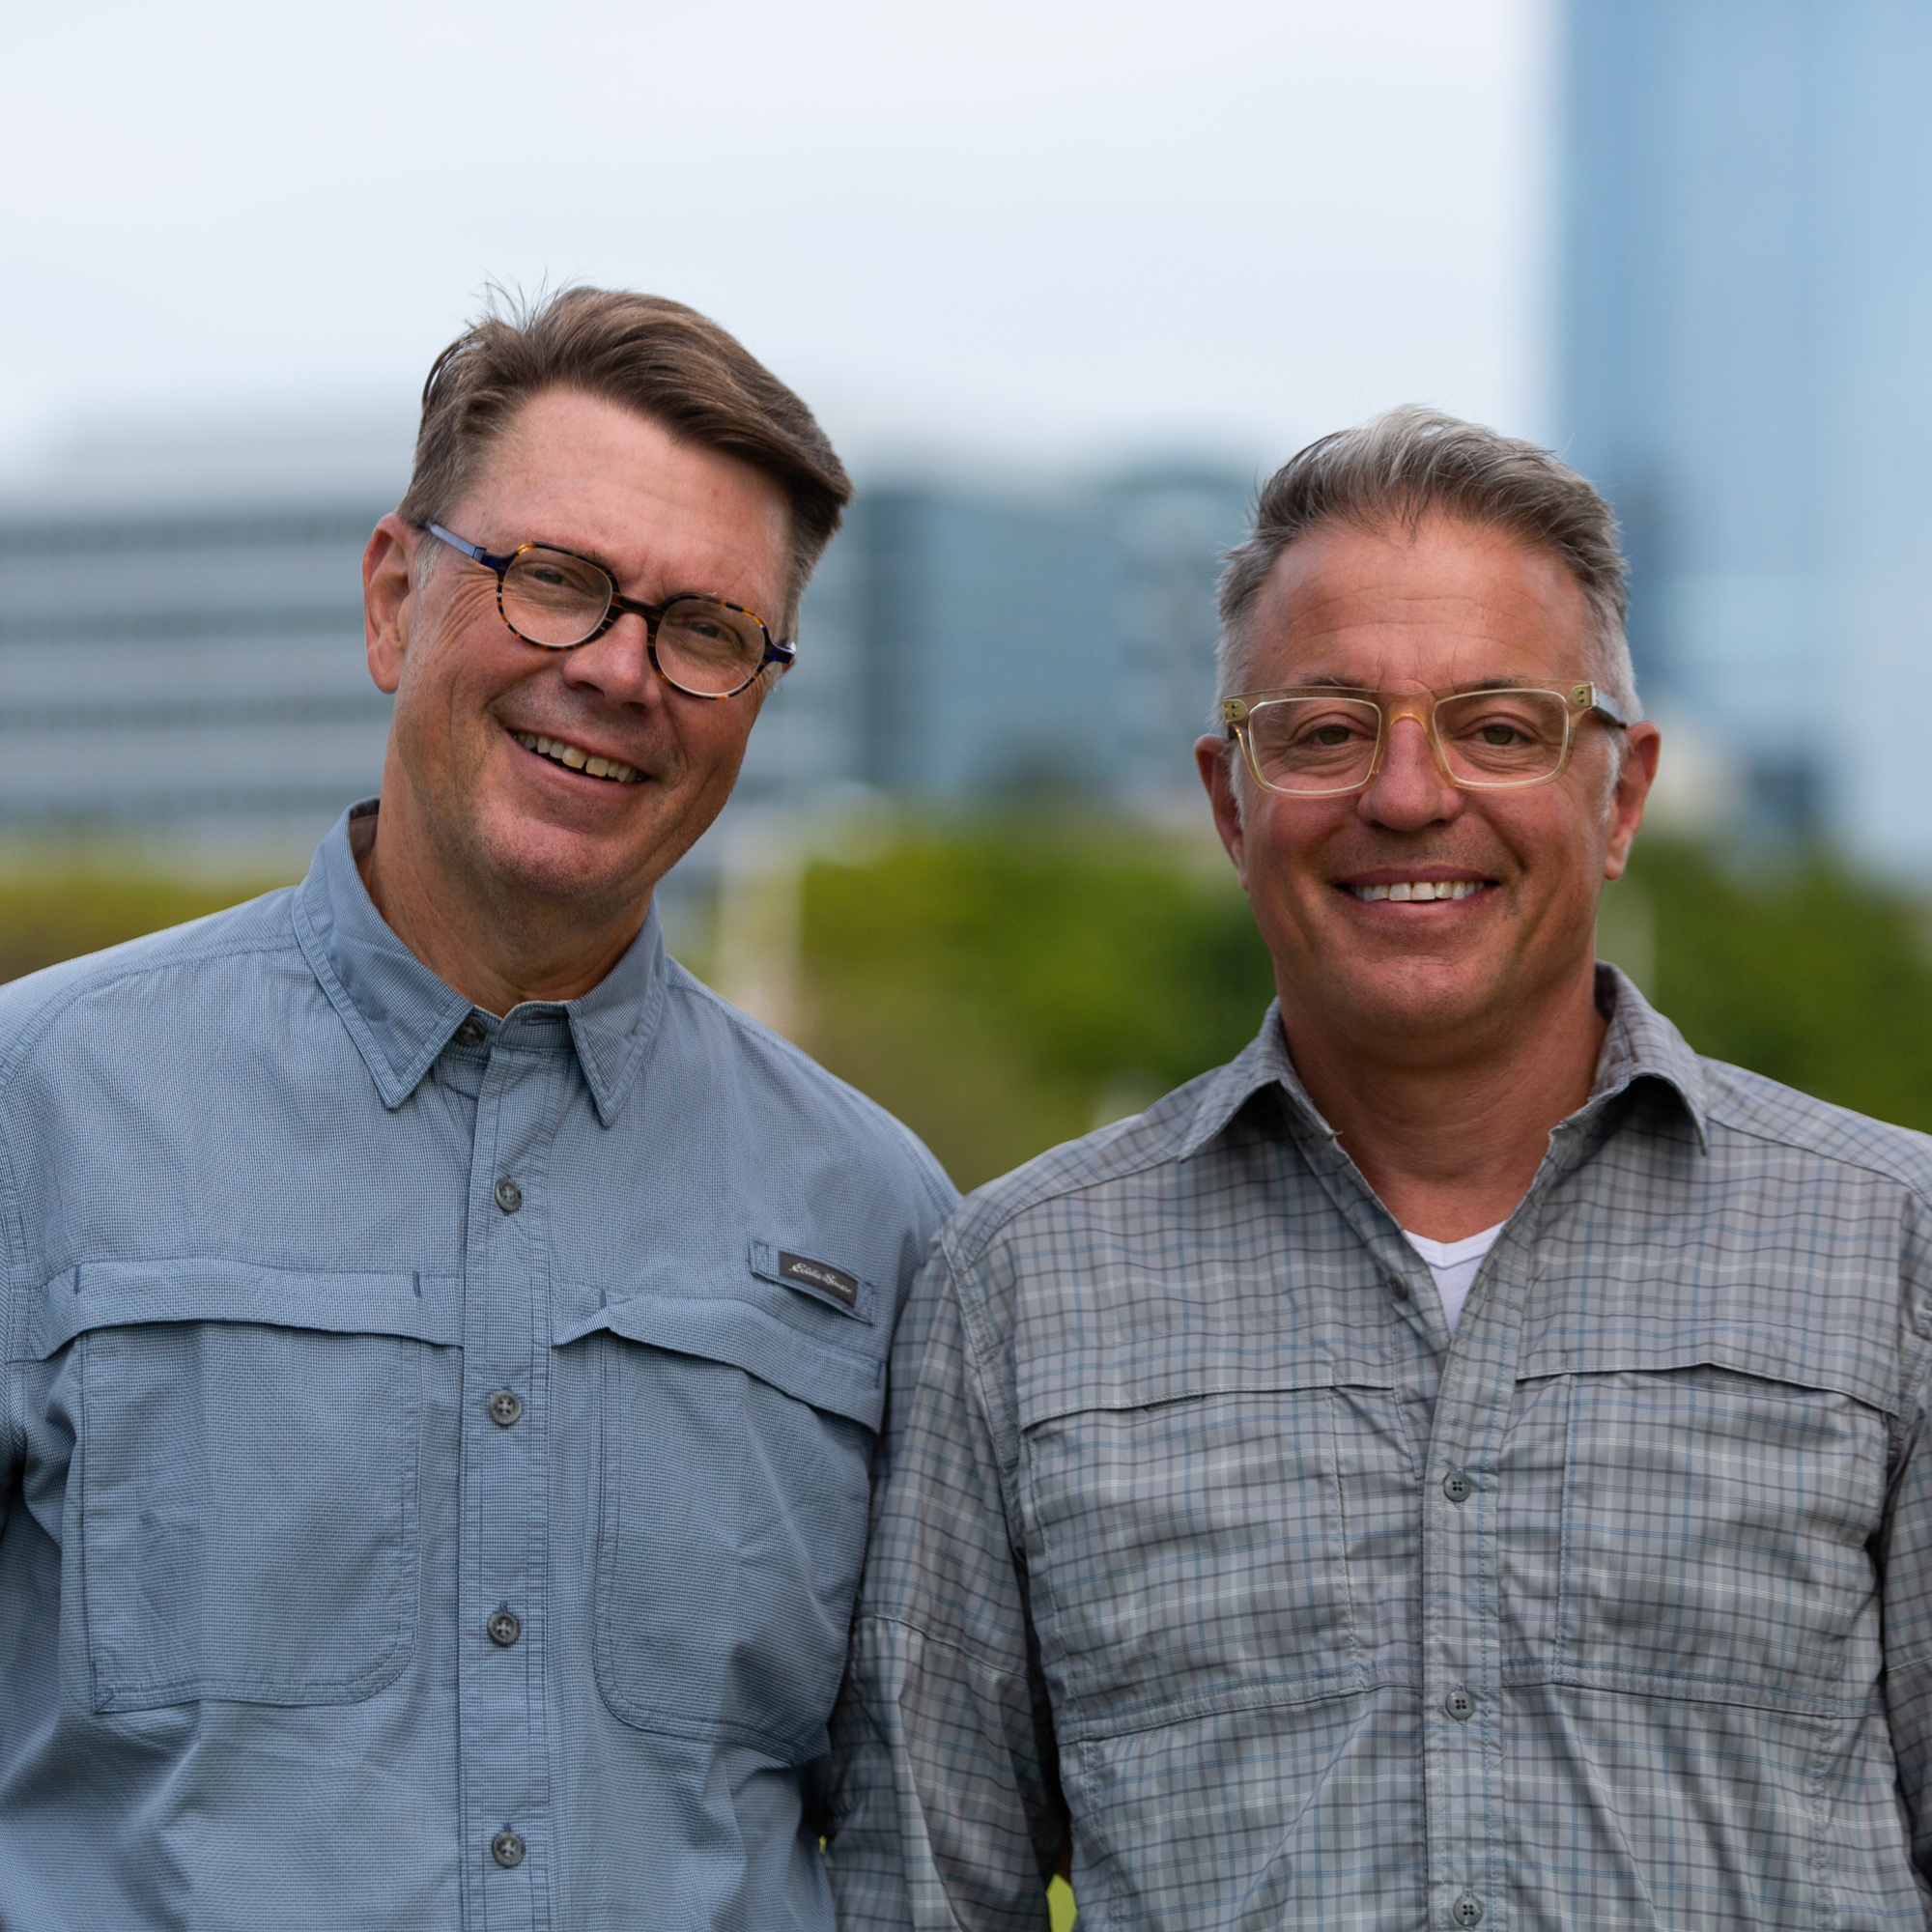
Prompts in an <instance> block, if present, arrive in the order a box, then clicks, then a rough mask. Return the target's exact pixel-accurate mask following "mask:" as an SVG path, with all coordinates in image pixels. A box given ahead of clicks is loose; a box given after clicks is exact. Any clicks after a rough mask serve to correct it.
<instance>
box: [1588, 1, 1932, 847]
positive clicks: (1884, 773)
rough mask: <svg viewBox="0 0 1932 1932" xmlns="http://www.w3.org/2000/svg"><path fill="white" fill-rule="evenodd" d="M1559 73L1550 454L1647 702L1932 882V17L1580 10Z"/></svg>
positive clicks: (1648, 5) (1751, 804) (1835, 9)
mask: <svg viewBox="0 0 1932 1932" xmlns="http://www.w3.org/2000/svg"><path fill="white" fill-rule="evenodd" d="M1563 59H1564V75H1563V117H1564V134H1563V140H1564V152H1565V162H1566V166H1565V181H1564V190H1563V193H1564V199H1563V219H1562V294H1561V319H1560V333H1561V341H1560V355H1559V366H1560V370H1561V376H1560V394H1559V398H1558V412H1557V413H1558V419H1559V431H1558V433H1559V437H1560V438H1561V440H1562V442H1563V446H1564V448H1565V452H1566V454H1567V455H1568V457H1569V459H1570V460H1571V461H1572V462H1573V463H1574V464H1575V465H1576V466H1577V468H1578V469H1581V470H1582V471H1583V473H1584V474H1585V475H1587V476H1589V477H1591V478H1592V479H1593V480H1594V481H1595V482H1597V483H1598V484H1599V485H1600V486H1602V487H1603V488H1605V490H1606V492H1607V493H1608V494H1609V496H1610V497H1611V499H1612V500H1613V501H1614V502H1615V504H1616V507H1617V510H1618V514H1619V516H1620V517H1621V518H1622V520H1623V523H1624V526H1625V532H1626V540H1627V543H1628V546H1629V549H1630V554H1631V559H1632V564H1633V578H1634V611H1633V622H1632V643H1633V646H1634V650H1635V652H1636V657H1637V668H1638V674H1639V677H1640V679H1641V680H1642V682H1643V685H1644V695H1645V697H1646V700H1647V702H1648V703H1649V705H1650V708H1651V709H1652V710H1653V711H1655V712H1659V713H1662V714H1663V715H1665V716H1668V715H1670V714H1672V713H1675V714H1677V715H1679V716H1681V717H1684V718H1686V719H1688V720H1690V721H1692V722H1694V723H1695V724H1696V725H1698V726H1699V727H1701V729H1702V730H1703V731H1704V732H1705V733H1706V734H1708V736H1709V737H1710V738H1711V739H1712V740H1713V741H1715V742H1716V743H1718V744H1719V745H1721V747H1722V748H1723V749H1724V751H1725V752H1726V753H1728V754H1729V757H1730V758H1731V759H1732V760H1733V761H1734V762H1735V764H1736V767H1737V769H1738V770H1739V771H1740V772H1741V773H1742V774H1743V776H1744V779H1745V798H1746V808H1747V822H1749V823H1750V824H1753V825H1754V826H1755V827H1756V828H1758V829H1759V830H1770V831H1774V832H1783V833H1796V834H1801V835H1808V834H1813V833H1818V834H1823V835H1826V836H1830V837H1833V838H1836V839H1838V840H1839V841H1840V842H1842V843H1843V844H1845V845H1846V846H1848V847H1849V848H1850V849H1851V850H1852V851H1853V852H1854V853H1855V854H1857V855H1859V856H1860V857H1861V858H1863V859H1865V860H1867V861H1869V862H1872V863H1876V864H1879V865H1882V866H1885V867H1889V868H1892V869H1895V870H1898V871H1901V872H1905V873H1910V874H1916V875H1918V876H1920V877H1925V876H1932V749H1928V743H1927V735H1926V729H1925V723H1924V705H1923V694H1924V691H1925V685H1926V672H1927V669H1928V667H1932V6H1927V5H1926V4H1924V0H1564V45H1563ZM1666 755H1668V753H1667V752H1666Z"/></svg>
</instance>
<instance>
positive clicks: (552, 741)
mask: <svg viewBox="0 0 1932 1932" xmlns="http://www.w3.org/2000/svg"><path fill="white" fill-rule="evenodd" d="M510 736H511V737H513V738H514V739H515V740H516V741H517V743H518V744H520V745H521V746H522V747H523V748H524V750H525V751H526V752H535V753H537V754H538V756H539V757H545V758H554V759H555V760H556V761H557V763H558V764H560V765H568V766H569V767H570V769H571V770H572V771H574V772H588V773H589V774H590V776H591V777H592V778H593V779H615V780H616V781H617V782H618V783H619V784H636V783H637V782H638V781H639V779H640V778H642V777H643V773H642V772H640V771H639V770H638V768H637V767H636V766H635V765H621V764H619V763H618V762H617V760H616V759H615V758H598V757H593V756H592V755H591V754H590V753H588V752H586V751H584V750H583V748H582V746H580V745H567V744H565V743H564V741H563V740H562V739H561V738H545V737H541V736H539V735H538V734H537V733H536V732H534V731H512V732H511V733H510Z"/></svg>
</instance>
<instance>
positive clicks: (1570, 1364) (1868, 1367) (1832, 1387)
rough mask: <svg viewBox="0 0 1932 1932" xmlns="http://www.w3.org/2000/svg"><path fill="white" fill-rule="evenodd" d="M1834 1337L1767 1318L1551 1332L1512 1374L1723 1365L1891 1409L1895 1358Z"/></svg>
mask: <svg viewBox="0 0 1932 1932" xmlns="http://www.w3.org/2000/svg"><path fill="white" fill-rule="evenodd" d="M1832 1341H1833V1338H1832V1337H1830V1336H1828V1335H1821V1334H1818V1333H1810V1334H1800V1335H1789V1334H1781V1333H1780V1332H1779V1331H1778V1330H1777V1329H1776V1328H1775V1327H1772V1326H1769V1325H1767V1326H1766V1327H1765V1328H1764V1329H1763V1330H1762V1331H1760V1332H1753V1333H1740V1332H1739V1331H1738V1330H1737V1329H1735V1328H1732V1327H1729V1326H1728V1325H1727V1326H1725V1327H1722V1328H1719V1329H1717V1330H1716V1331H1715V1332H1714V1331H1713V1330H1712V1329H1710V1328H1699V1327H1697V1326H1694V1325H1691V1324H1687V1325H1686V1327H1685V1328H1684V1329H1682V1330H1679V1331H1678V1332H1676V1333H1671V1332H1669V1331H1668V1330H1666V1331H1664V1332H1662V1333H1661V1334H1657V1335H1651V1336H1642V1337H1638V1336H1632V1335H1628V1334H1612V1335H1609V1336H1605V1337H1604V1338H1603V1339H1602V1340H1599V1341H1595V1342H1592V1341H1577V1340H1576V1339H1574V1338H1571V1337H1554V1336H1552V1337H1548V1338H1545V1339H1541V1340H1539V1341H1538V1342H1537V1343H1536V1344H1535V1345H1534V1346H1533V1347H1531V1348H1529V1349H1526V1350H1524V1351H1523V1356H1522V1360H1521V1362H1520V1364H1519V1366H1518V1368H1517V1379H1518V1380H1519V1381H1536V1380H1540V1379H1542V1378H1546V1377H1550V1376H1611V1375H1633V1374H1634V1375H1660V1374H1667V1373H1668V1372H1670V1371H1671V1370H1673V1369H1722V1370H1725V1371H1728V1372H1729V1373H1730V1374H1732V1375H1740V1376H1750V1377H1753V1378H1755V1379H1757V1380H1759V1381H1765V1382H1781V1383H1783V1384H1784V1385H1785V1386H1786V1387H1787V1388H1799V1389H1817V1390H1822V1391H1825V1392H1827V1393H1829V1394H1832V1395H1843V1396H1850V1397H1851V1398H1852V1400H1853V1401H1855V1402H1859V1403H1862V1404H1863V1405H1864V1406H1865V1407H1867V1408H1871V1409H1876V1410H1877V1411H1878V1412H1879V1413H1880V1414H1881V1415H1895V1414H1896V1413H1897V1412H1898V1402H1899V1397H1898V1383H1897V1370H1896V1366H1895V1365H1894V1364H1890V1363H1887V1362H1883V1361H1878V1360H1874V1359H1870V1358H1869V1357H1861V1355H1860V1354H1858V1353H1855V1352H1854V1351H1853V1350H1851V1349H1849V1348H1844V1347H1833V1346H1831V1343H1832Z"/></svg>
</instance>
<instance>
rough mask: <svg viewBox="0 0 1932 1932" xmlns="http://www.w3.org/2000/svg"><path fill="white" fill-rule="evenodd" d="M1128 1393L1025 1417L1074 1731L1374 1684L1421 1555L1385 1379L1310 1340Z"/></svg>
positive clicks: (1051, 1629)
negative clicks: (1271, 1368) (1216, 1376)
mask: <svg viewBox="0 0 1932 1932" xmlns="http://www.w3.org/2000/svg"><path fill="white" fill-rule="evenodd" d="M1115 1393H1116V1395H1117V1397H1118V1398H1119V1400H1118V1404H1117V1406H1082V1407H1079V1408H1073V1409H1068V1410H1066V1411H1065V1412H1058V1413H1056V1412H1053V1411H1052V1409H1051V1407H1050V1406H1048V1407H1047V1408H1046V1409H1045V1410H1044V1412H1036V1413H1035V1414H1033V1415H1032V1416H1031V1417H1026V1418H1023V1420H1024V1435H1023V1444H1022V1447H1023V1458H1024V1466H1025V1482H1026V1489H1027V1498H1028V1508H1029V1514H1030V1519H1031V1520H1030V1522H1029V1534H1030V1537H1031V1538H1032V1539H1033V1541H1034V1543H1035V1546H1036V1547H1035V1548H1034V1549H1033V1551H1032V1552H1031V1555H1032V1561H1033V1566H1034V1582H1033V1590H1034V1611H1035V1617H1036V1621H1037V1624H1038V1626H1039V1629H1040V1635H1041V1643H1042V1648H1043V1654H1044V1656H1045V1659H1046V1662H1047V1668H1048V1670H1049V1671H1050V1672H1051V1673H1053V1674H1054V1675H1056V1676H1058V1677H1059V1678H1060V1680H1061V1686H1060V1688H1061V1690H1062V1702H1063V1705H1064V1707H1065V1709H1066V1711H1067V1712H1068V1714H1069V1716H1070V1719H1071V1721H1070V1722H1065V1723H1064V1724H1063V1730H1064V1731H1065V1732H1066V1733H1067V1734H1068V1735H1069V1736H1071V1737H1093V1736H1104V1735H1108V1734H1110V1733H1114V1732H1118V1731H1121V1730H1124V1729H1129V1728H1135V1727H1144V1726H1146V1725H1148V1724H1151V1723H1158V1722H1164V1721H1173V1720H1178V1719H1182V1718H1187V1717H1193V1716H1200V1715H1203V1714H1205V1713H1208V1712H1214V1711H1225V1710H1231V1709H1235V1708H1239V1707H1243V1706H1254V1705H1264V1704H1273V1703H1290V1702H1299V1701H1304V1700H1307V1699H1310V1698H1315V1697H1321V1696H1326V1695H1331V1694H1334V1693H1337V1692H1341V1691H1346V1690H1358V1689H1361V1688H1364V1687H1365V1686H1366V1685H1367V1684H1368V1683H1369V1682H1370V1681H1371V1679H1372V1677H1373V1675H1374V1674H1375V1672H1376V1670H1377V1669H1378V1665H1379V1663H1380V1662H1382V1661H1383V1660H1384V1659H1386V1658H1387V1657H1389V1656H1390V1654H1391V1653H1392V1652H1394V1651H1396V1650H1398V1649H1399V1648H1400V1636H1401V1633H1402V1632H1403V1630H1404V1628H1405V1627H1406V1617H1405V1614H1404V1600H1405V1599H1406V1594H1407V1592H1406V1585H1405V1584H1404V1583H1403V1582H1402V1581H1401V1580H1400V1579H1402V1578H1406V1577H1411V1576H1412V1575H1413V1567H1414V1564H1413V1559H1414V1554H1415V1551H1414V1549H1413V1548H1412V1545H1413V1542H1414V1537H1415V1530H1414V1523H1415V1520H1416V1511H1415V1494H1416V1482H1417V1475H1416V1468H1415V1463H1414V1458H1413V1454H1412V1452H1411V1449H1410V1446H1409V1443H1408V1439H1407V1436H1406V1431H1405V1429H1404V1425H1403V1420H1402V1417H1401V1414H1400V1412H1399V1408H1398V1405H1397V1402H1396V1399H1395V1394H1394V1390H1393V1388H1392V1387H1391V1386H1390V1384H1389V1382H1388V1380H1387V1379H1385V1378H1381V1377H1378V1375H1377V1374H1376V1373H1375V1372H1374V1371H1373V1370H1367V1371H1365V1370H1364V1369H1363V1368H1362V1367H1361V1366H1357V1367H1355V1368H1353V1369H1350V1368H1349V1367H1346V1366H1338V1365H1336V1364H1335V1363H1333V1362H1329V1361H1323V1360H1320V1359H1316V1358H1314V1357H1313V1356H1312V1355H1311V1356H1308V1357H1304V1358H1302V1359H1299V1360H1291V1361H1288V1362H1285V1363H1281V1364H1279V1365H1278V1367H1277V1370H1276V1372H1275V1374H1274V1375H1273V1376H1271V1377H1266V1378H1255V1385H1252V1386H1236V1387H1226V1386H1223V1387H1213V1386H1207V1387H1203V1386H1199V1385H1196V1386H1192V1387H1189V1386H1187V1383H1186V1378H1184V1377H1173V1376H1165V1377H1163V1378H1162V1379H1161V1380H1160V1381H1159V1382H1158V1383H1156V1384H1154V1385H1152V1386H1144V1387H1141V1388H1139V1389H1122V1390H1119V1391H1116V1392H1115ZM1136 1395H1138V1396H1139V1397H1141V1398H1142V1399H1141V1400H1138V1401H1136V1400H1132V1399H1131V1398H1132V1397H1133V1396H1136Z"/></svg>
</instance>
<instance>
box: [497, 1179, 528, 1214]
mask: <svg viewBox="0 0 1932 1932" xmlns="http://www.w3.org/2000/svg"><path fill="white" fill-rule="evenodd" d="M523 1205H524V1190H523V1189H522V1188H521V1187H519V1186H518V1185H517V1183H516V1182H515V1181H514V1180H512V1179H510V1177H509V1176H508V1175H507V1174H506V1175H505V1176H504V1177H503V1178H502V1179H501V1180H499V1181H497V1207H498V1208H501V1209H502V1210H503V1212H504V1213H506V1214H514V1213H515V1212H516V1211H517V1209H518V1208H521V1207H522V1206H523Z"/></svg>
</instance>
